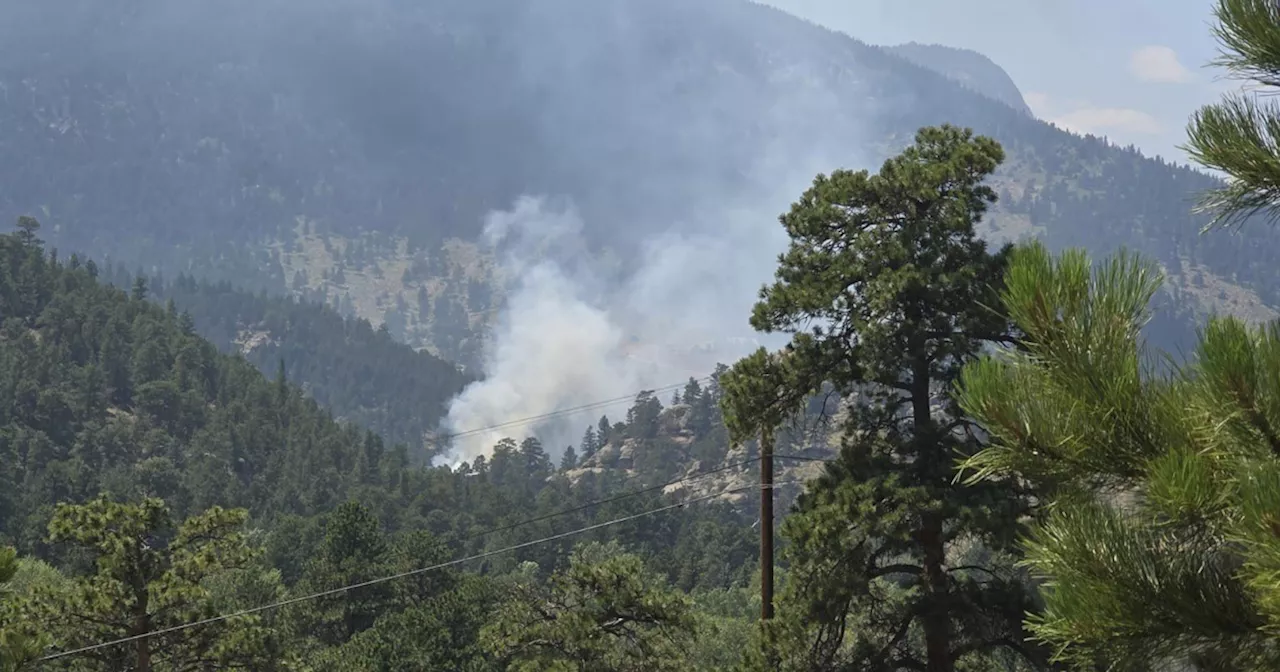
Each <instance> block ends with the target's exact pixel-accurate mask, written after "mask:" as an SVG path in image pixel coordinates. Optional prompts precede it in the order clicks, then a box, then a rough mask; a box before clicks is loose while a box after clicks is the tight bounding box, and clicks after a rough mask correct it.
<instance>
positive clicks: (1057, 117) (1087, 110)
mask: <svg viewBox="0 0 1280 672" xmlns="http://www.w3.org/2000/svg"><path fill="white" fill-rule="evenodd" d="M1022 98H1023V100H1025V101H1026V103H1027V107H1030V108H1031V111H1032V113H1034V114H1035V115H1036V116H1037V117H1039V118H1041V119H1044V120H1045V121H1048V122H1051V123H1054V124H1057V125H1058V127H1060V128H1064V129H1066V130H1068V131H1072V132H1074V133H1081V134H1085V133H1092V134H1094V135H1107V134H1109V133H1125V134H1139V135H1159V134H1161V133H1164V132H1165V131H1166V130H1167V129H1166V128H1165V124H1164V122H1161V121H1160V120H1159V119H1157V118H1156V117H1155V116H1153V115H1151V114H1150V113H1148V112H1143V111H1142V110H1137V109H1134V108H1131V107H1101V106H1097V105H1093V104H1090V103H1087V102H1082V101H1068V102H1059V101H1057V100H1055V99H1054V98H1052V97H1051V96H1049V94H1047V93H1040V92H1028V93H1026V94H1024V95H1023V96H1022Z"/></svg>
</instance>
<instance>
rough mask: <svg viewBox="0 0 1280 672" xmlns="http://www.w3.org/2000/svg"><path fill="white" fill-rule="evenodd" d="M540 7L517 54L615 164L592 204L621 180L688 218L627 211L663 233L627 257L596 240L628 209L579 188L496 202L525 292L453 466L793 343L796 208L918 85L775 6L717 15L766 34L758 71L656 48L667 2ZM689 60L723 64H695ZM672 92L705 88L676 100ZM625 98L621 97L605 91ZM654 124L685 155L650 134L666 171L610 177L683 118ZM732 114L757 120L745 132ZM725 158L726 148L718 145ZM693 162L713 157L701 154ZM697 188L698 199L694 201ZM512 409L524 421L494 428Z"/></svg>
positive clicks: (530, 14)
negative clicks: (783, 295)
mask: <svg viewBox="0 0 1280 672" xmlns="http://www.w3.org/2000/svg"><path fill="white" fill-rule="evenodd" d="M606 5H607V7H606ZM526 6H527V7H528V11H527V13H526V15H525V16H524V19H523V20H524V21H525V24H523V30H522V31H519V32H518V33H517V34H519V35H527V36H529V39H528V41H527V43H522V44H521V45H518V46H517V54H518V56H519V59H518V60H519V63H520V64H521V69H522V72H524V76H525V77H526V78H527V80H528V85H529V86H530V87H531V90H533V91H537V92H539V99H540V100H544V101H545V103H546V105H547V106H546V107H545V109H543V110H542V113H541V114H542V117H541V118H542V120H543V125H542V126H540V127H539V128H540V130H541V132H543V133H544V138H543V139H544V141H545V142H547V143H549V144H551V145H552V146H556V147H560V148H563V150H564V151H565V152H566V153H567V154H568V155H569V157H570V158H572V161H569V160H568V159H566V164H568V163H573V162H575V161H587V162H590V163H592V165H597V164H598V170H599V171H600V177H601V179H600V180H588V182H591V183H592V184H593V187H592V189H594V190H595V191H594V192H592V193H587V194H583V195H582V198H583V209H584V210H589V211H590V212H593V213H599V212H603V211H605V209H604V208H602V207H600V200H601V199H602V194H603V195H604V196H608V195H609V194H612V193H617V194H618V195H619V196H623V195H629V194H634V193H644V194H655V195H656V196H655V197H656V198H657V199H659V200H662V201H663V204H664V205H666V204H669V202H670V201H671V199H678V200H677V201H676V203H675V205H677V206H678V207H677V208H675V210H677V211H679V212H681V213H683V214H684V217H683V219H682V220H681V221H649V222H642V223H640V224H635V223H633V222H632V218H628V222H629V224H631V230H632V231H636V230H640V231H643V233H644V235H643V240H644V241H645V242H644V244H643V245H641V247H640V249H639V251H638V252H630V253H629V254H636V255H638V258H636V259H628V262H629V263H626V264H615V263H612V262H611V260H610V259H609V258H607V257H605V256H602V255H601V254H599V253H598V252H592V251H588V249H587V245H586V243H585V241H584V240H583V237H582V235H581V233H582V231H583V230H584V227H589V228H590V230H591V231H601V232H613V231H616V230H617V226H616V224H615V223H614V222H607V221H587V222H584V221H583V219H582V217H581V216H580V215H579V212H578V210H577V209H576V208H575V207H574V205H573V203H571V202H556V201H553V200H551V199H549V198H548V197H545V196H537V195H527V196H524V197H521V198H519V199H517V201H516V202H515V203H513V204H512V205H511V207H510V209H509V210H506V211H501V212H493V213H490V214H489V216H488V218H487V222H486V231H485V234H486V237H487V242H488V243H490V244H492V245H494V246H495V250H496V254H497V260H498V264H499V268H500V272H501V274H502V275H503V276H504V277H505V278H506V279H507V283H508V292H507V295H506V302H505V304H504V306H503V308H502V310H503V312H502V314H501V315H500V317H499V320H498V323H497V325H496V327H495V328H494V331H493V333H492V334H491V335H490V338H489V339H488V340H487V343H488V345H487V350H486V352H485V353H484V356H483V374H484V379H483V380H482V381H480V382H477V383H474V384H472V385H471V386H469V387H467V388H466V389H465V390H464V391H463V392H462V393H461V394H460V395H459V396H458V397H457V398H455V399H454V400H453V402H452V403H451V405H450V408H449V413H448V416H447V418H446V419H445V421H444V423H443V424H444V427H443V428H442V429H443V431H444V432H447V433H450V434H459V433H461V434H463V435H462V436H456V437H455V438H454V440H453V442H452V449H451V452H450V453H449V454H448V455H446V456H444V457H442V458H441V459H442V460H443V461H447V462H450V463H453V464H457V463H459V462H461V461H464V460H466V461H470V460H473V459H474V458H475V457H476V456H479V455H487V454H489V453H490V451H492V449H493V446H494V444H495V443H496V442H497V441H498V440H499V439H501V438H504V437H511V438H515V439H517V440H519V439H520V438H521V437H523V436H529V435H536V436H538V437H539V438H540V439H542V442H543V444H544V445H545V446H546V448H547V450H548V452H550V453H552V454H553V455H554V454H557V453H558V452H559V451H561V450H563V449H564V447H565V446H566V445H569V444H576V443H577V442H578V440H579V439H580V438H581V436H582V432H583V430H584V429H585V428H586V427H588V426H590V425H594V424H595V423H596V421H597V420H598V419H599V418H600V416H601V415H602V414H607V415H609V417H610V419H611V420H615V421H616V420H618V419H621V417H622V416H623V414H624V413H625V412H626V410H627V408H629V407H630V405H631V404H630V402H629V401H623V402H621V403H618V404H616V405H615V406H610V407H607V408H599V407H593V408H591V409H589V410H583V411H581V412H577V413H566V414H557V415H555V416H554V417H550V418H543V419H540V420H538V421H533V422H528V423H520V424H510V423H512V421H518V420H523V419H526V418H539V417H542V416H546V415H548V414H552V413H557V412H559V411H562V410H565V409H573V408H576V407H580V406H584V405H589V404H593V403H594V402H599V401H602V400H606V399H618V398H628V397H634V395H635V394H636V393H637V392H639V391H640V390H645V389H650V390H651V389H655V388H660V387H664V386H667V385H673V384H677V383H681V382H683V381H686V380H688V379H689V378H690V377H698V378H701V377H703V376H706V375H709V374H710V373H711V372H712V371H713V370H714V367H715V365H716V364H717V363H725V364H732V363H733V362H734V361H736V360H737V359H738V358H739V357H741V356H743V355H745V354H747V353H749V352H750V351H751V350H754V349H755V348H756V347H759V346H760V345H764V346H766V347H770V348H773V347H777V346H779V345H781V343H782V342H783V341H784V339H785V337H779V336H772V337H766V336H763V335H760V334H756V333H755V332H754V331H753V330H752V329H751V327H750V324H749V322H748V319H749V317H750V312H751V307H752V304H754V302H755V301H756V299H757V296H758V292H759V289H760V287H761V285H763V284H765V283H767V282H769V281H770V280H771V279H772V276H773V272H774V269H775V267H776V263H777V256H778V254H779V253H780V252H782V251H783V250H784V249H785V248H786V244H787V237H786V233H785V231H784V230H783V229H782V227H781V226H779V224H778V215H779V214H780V213H782V212H785V211H786V209H787V207H788V206H789V204H790V203H791V202H792V201H794V200H795V199H796V198H797V197H798V196H799V195H800V194H801V193H802V192H803V190H804V189H805V188H806V187H808V186H809V184H810V183H811V182H812V179H813V177H814V175H816V174H817V173H819V172H830V171H832V170H833V169H836V168H851V169H858V168H863V167H868V166H869V164H870V161H869V160H868V159H869V158H871V157H870V156H869V153H871V152H874V153H876V154H878V153H880V152H881V151H882V149H883V148H882V147H881V145H886V146H887V142H886V139H885V138H874V139H873V138H869V137H867V136H866V134H865V128H864V121H863V120H865V119H874V118H879V117H878V116H877V115H883V114H884V112H885V110H887V109H896V108H899V107H901V106H905V105H909V104H911V103H912V102H913V101H912V100H911V99H910V96H907V97H906V98H902V97H901V96H885V95H884V94H883V93H882V92H879V91H876V90H874V87H872V86H871V83H872V80H871V79H868V78H866V77H864V76H863V75H862V73H858V72H854V71H849V70H846V69H844V65H841V64H839V63H838V61H839V60H840V59H842V58H844V56H845V55H844V54H837V55H836V57H835V60H833V53H832V52H831V51H829V48H830V45H829V44H827V43H823V44H818V43H817V42H814V41H810V40H803V39H797V36H798V35H800V31H792V30H791V29H792V28H795V27H796V25H794V24H787V22H786V21H783V20H780V19H779V16H777V15H774V14H772V13H771V12H754V11H753V12H751V13H750V14H749V15H748V14H744V15H743V17H742V18H743V19H744V20H745V21H746V22H747V23H745V24H743V25H741V26H736V25H735V26H720V25H719V24H716V23H714V22H711V23H708V24H707V25H708V26H717V27H716V28H715V29H714V30H713V31H712V33H711V35H713V36H714V40H718V41H723V43H724V44H725V45H733V44H737V41H738V40H739V39H740V34H739V32H738V31H746V32H747V33H748V34H751V35H753V36H754V37H753V38H752V39H755V40H760V41H761V42H762V44H764V46H758V47H757V49H758V54H757V56H758V58H759V59H761V60H762V62H768V64H769V65H768V66H767V68H765V70H766V71H765V72H761V73H753V74H751V75H741V73H738V72H737V70H736V68H737V66H741V65H742V63H741V62H737V63H735V62H731V61H725V60H723V59H720V58H719V57H714V56H705V55H701V50H702V49H703V47H702V46H699V45H692V46H689V45H686V46H688V50H687V51H688V52H689V53H686V54H684V55H682V56H681V57H680V59H677V60H674V61H672V62H670V63H668V62H666V61H662V60H661V59H658V60H657V61H655V60H654V59H655V56H654V55H653V52H652V49H651V48H652V44H651V42H652V38H653V36H652V35H650V34H649V32H650V30H651V29H650V28H648V27H647V26H650V25H651V22H650V21H649V20H648V19H647V18H646V17H649V10H650V9H653V7H654V6H653V5H652V4H651V3H647V2H613V3H596V2H591V3H582V4H581V5H575V7H576V9H575V12H578V11H585V8H587V7H591V8H598V9H599V11H600V12H601V13H602V16H594V15H592V16H591V17H587V18H589V19H591V20H590V21H588V20H587V19H583V20H582V21H581V22H566V21H565V20H564V18H565V16H578V14H574V13H570V14H566V13H565V12H563V11H559V10H557V9H556V8H557V7H559V5H556V4H555V3H546V4H544V3H530V4H528V5H526ZM696 7H702V5H701V4H699V3H683V2H675V1H674V0H673V1H672V2H668V3H663V5H662V9H661V12H662V13H664V14H666V13H672V12H675V14H672V16H677V15H680V12H684V11H686V10H688V11H690V12H694V11H695V9H696ZM655 11H656V10H655ZM708 11H710V10H708ZM583 16H586V15H583ZM649 18H651V17H649ZM748 24H750V25H748ZM806 34H807V33H806ZM846 46H848V45H846ZM707 48H709V49H712V50H713V51H714V50H715V49H716V48H717V47H715V46H710V47H707ZM686 59H692V61H693V62H700V61H702V60H707V61H708V63H704V64H703V65H701V66H698V68H702V70H698V68H693V69H692V70H691V69H690V68H691V67H692V66H689V65H687V64H685V63H684V60H686ZM601 62H608V63H613V64H618V63H622V64H623V69H624V70H626V68H627V67H631V66H632V65H634V66H636V72H643V77H642V78H640V79H635V78H633V77H632V76H631V75H630V74H628V73H629V72H630V71H629V70H627V71H625V72H619V73H610V75H609V76H607V77H602V76H600V74H599V73H598V72H597V69H598V65H599V64H600V63H601ZM642 65H643V66H644V67H640V66H642ZM651 66H652V67H651ZM762 67H763V66H762ZM693 72H704V73H706V72H715V73H718V74H716V75H714V76H711V75H705V76H702V75H698V76H693V75H691V73H693ZM740 75H741V76H740ZM691 76H692V77H694V78H693V79H692V80H691V79H690V77H691ZM690 81H696V84H690V83H689V82H690ZM602 87H603V88H602ZM637 91H638V92H637ZM673 96H676V97H677V98H680V99H682V100H684V99H687V98H689V97H696V98H697V103H696V104H692V103H691V104H689V105H688V106H687V107H679V106H676V107H669V106H663V105H658V104H657V101H659V100H669V99H671V98H672V97H673ZM615 98H617V99H618V101H620V102H615V103H610V104H605V103H606V101H613V100H614V99H615ZM566 120H568V121H566ZM654 127H658V128H663V129H671V130H670V132H669V133H665V135H666V136H668V137H670V139H671V142H672V143H673V144H674V145H675V146H676V147H677V148H679V149H682V150H683V153H681V152H679V151H673V150H672V148H671V147H667V148H664V149H663V151H657V148H655V151H654V153H653V154H654V155H653V157H644V156H643V152H642V151H640V152H637V153H636V155H638V156H640V158H642V159H643V158H651V159H652V165H653V166H654V170H653V172H652V174H651V175H649V176H647V177H646V178H644V179H643V180H641V181H640V183H639V184H637V183H635V182H634V181H632V182H612V181H610V180H609V179H607V178H608V177H609V176H610V171H611V169H612V167H611V164H610V163H609V160H610V153H609V151H608V150H609V148H610V147H612V146H613V145H614V144H616V143H618V142H625V141H626V139H627V138H630V137H632V136H633V135H634V136H635V137H661V136H662V135H664V134H658V133H655V132H653V131H652V128H654ZM724 128H735V129H744V130H743V132H744V133H745V135H744V136H743V137H742V142H740V143H736V144H735V143H734V142H733V139H734V137H733V136H730V135H726V134H724V133H722V132H721V130H722V129H724ZM628 151H633V152H635V151H636V150H635V149H634V148H632V149H630V150H628ZM673 157H675V158H673ZM706 157H713V158H715V157H718V158H717V161H715V162H710V163H708V162H706V161H701V159H703V158H706ZM685 163H689V164H691V165H693V166H694V168H693V169H689V170H688V171H687V170H686V167H685ZM711 164H716V166H715V168H714V169H712V168H710V167H709V166H710V165H711ZM721 172H732V173H735V174H736V175H737V177H736V178H735V179H734V180H731V181H728V182H732V183H733V184H735V185H737V186H734V187H727V186H725V185H726V183H727V181H726V180H723V179H720V176H721ZM691 194H692V195H695V196H696V198H692V199H689V200H687V201H686V200H685V199H686V198H687V197H688V196H689V195H691ZM587 199H592V200H591V203H592V204H593V205H592V207H590V208H588V200H587ZM659 211H661V210H659ZM666 211H667V212H670V211H671V209H667V210H666ZM629 214H634V213H629ZM644 215H645V213H640V215H639V216H644ZM595 216H600V215H595ZM637 227H638V228H637ZM623 267H625V268H626V269H629V270H627V271H625V272H624V271H622V270H621V268H623ZM669 396H670V392H665V393H663V395H662V401H663V402H664V403H666V401H667V400H668V398H669ZM498 425H506V426H503V427H498V428H496V429H494V430H492V431H480V430H484V428H490V427H495V426H498Z"/></svg>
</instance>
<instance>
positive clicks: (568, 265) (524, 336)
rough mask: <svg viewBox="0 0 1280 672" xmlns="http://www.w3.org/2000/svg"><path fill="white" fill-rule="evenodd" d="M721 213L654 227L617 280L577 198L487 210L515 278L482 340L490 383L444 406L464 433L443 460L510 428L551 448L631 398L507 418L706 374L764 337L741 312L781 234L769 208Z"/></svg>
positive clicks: (453, 426) (484, 447) (491, 232)
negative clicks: (707, 222) (685, 226)
mask: <svg viewBox="0 0 1280 672" xmlns="http://www.w3.org/2000/svg"><path fill="white" fill-rule="evenodd" d="M725 215H727V217H726V218H723V219H722V218H717V224H718V227H717V229H718V230H717V234H716V235H711V234H708V233H688V234H686V233H679V232H676V231H668V232H666V233H663V234H660V235H657V236H655V237H654V238H653V239H651V240H650V241H649V242H648V243H647V244H645V245H644V247H643V249H642V251H641V259H640V264H639V267H638V270H637V271H635V272H634V273H631V274H630V275H628V276H627V277H623V278H617V277H616V271H615V269H613V268H611V267H610V265H609V263H608V260H607V259H601V258H599V257H598V256H595V257H593V256H592V255H589V254H587V253H586V251H585V245H584V244H583V241H582V238H581V235H580V234H581V231H582V227H583V225H584V224H583V222H582V220H581V218H580V217H579V215H578V213H577V211H576V210H575V209H574V208H573V206H572V204H561V205H555V204H552V203H550V202H549V201H548V199H546V198H542V197H532V196H525V197H522V198H520V199H519V200H518V201H517V202H516V203H515V205H514V206H513V208H512V209H511V210H509V211H504V212H495V213H491V214H490V215H489V217H488V221H487V222H486V227H485V235H486V238H487V239H488V242H489V243H491V244H493V245H495V246H496V247H497V248H498V249H499V250H500V252H499V255H500V256H499V265H500V269H501V272H502V274H503V275H505V276H507V277H509V278H511V279H512V281H513V282H512V286H511V290H510V293H509V294H508V296H507V301H506V305H505V307H504V308H503V312H502V315H501V317H500V319H499V321H498V324H497V327H496V329H495V331H494V333H493V334H492V336H491V338H490V339H489V341H488V343H489V347H488V349H487V351H486V353H485V357H484V374H485V378H484V380H482V381H480V382H477V383H474V384H472V385H471V386H469V387H467V388H466V389H465V390H463V392H462V393H461V394H460V395H459V396H458V397H457V398H455V399H454V401H453V402H452V404H451V406H450V409H449V415H448V418H447V419H446V421H445V426H446V431H448V432H449V433H452V434H457V433H461V434H463V436H459V437H456V438H455V439H454V441H453V450H452V452H451V453H450V455H449V456H448V457H447V458H445V459H446V460H447V461H449V462H452V463H455V464H456V463H458V462H460V461H463V460H471V459H474V458H475V457H476V456H478V455H487V454H488V453H489V452H490V451H491V450H492V448H493V446H494V444H495V443H496V442H497V441H498V440H499V439H501V438H503V437H508V436H510V437H520V436H525V435H537V436H539V437H540V438H541V439H542V441H543V443H544V444H545V445H546V446H547V448H548V450H549V451H550V452H553V453H554V452H556V451H559V450H562V449H563V448H564V447H565V446H566V445H569V444H571V443H576V442H577V439H578V438H579V437H580V436H581V433H582V431H583V430H584V429H585V428H586V427H587V426H589V425H592V424H594V423H595V422H596V420H598V418H599V417H600V415H602V414H611V415H613V416H615V419H616V416H619V415H620V414H621V413H623V412H625V410H626V408H628V407H629V406H630V402H629V401H623V402H620V403H618V404H617V405H616V406H614V407H612V408H600V407H593V408H591V409H589V410H584V411H582V412H580V413H568V414H564V415H561V416H557V417H552V418H545V419H542V420H539V421H534V422H530V423H527V424H524V423H521V424H516V425H512V424H510V423H512V421H514V420H523V419H526V418H536V417H540V416H545V415H547V414H552V413H557V412H559V411H563V410H565V409H571V408H576V407H579V406H584V405H591V404H594V403H595V402H599V401H601V400H606V399H619V398H629V397H632V396H634V395H635V394H636V393H637V392H639V391H640V390H646V389H655V388H660V387H665V386H668V385H672V384H678V383H682V382H683V381H686V380H687V379H688V378H690V377H695V378H702V377H703V376H706V375H707V374H709V373H711V371H712V370H713V368H714V367H715V365H716V364H717V363H720V362H724V363H732V362H733V361H734V360H736V359H737V358H738V357H741V356H742V355H744V354H747V352H749V351H750V350H752V349H754V348H755V347H758V344H759V342H760V340H759V339H758V338H757V337H756V335H755V334H753V333H752V330H751V328H750V325H749V324H748V323H747V318H748V315H749V312H750V306H751V304H752V302H753V301H754V300H755V295H756V290H757V289H758V288H759V286H760V285H761V284H762V283H764V282H765V281H767V280H768V279H769V276H770V274H771V272H772V267H773V262H774V259H775V257H776V255H777V253H778V252H779V251H780V250H781V249H782V248H783V246H784V245H785V237H784V236H783V235H782V233H783V232H782V231H781V229H780V227H778V226H777V225H776V224H775V223H774V218H773V217H771V216H761V214H760V213H759V212H747V211H743V212H738V213H729V212H726V213H725ZM690 228H693V229H694V230H695V231H697V230H698V229H701V228H702V227H699V226H692V227H690ZM664 401H665V400H664ZM501 425H506V426H501ZM495 426H500V427H497V428H496V429H492V430H488V431H477V430H484V429H485V428H490V427H495Z"/></svg>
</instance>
